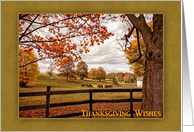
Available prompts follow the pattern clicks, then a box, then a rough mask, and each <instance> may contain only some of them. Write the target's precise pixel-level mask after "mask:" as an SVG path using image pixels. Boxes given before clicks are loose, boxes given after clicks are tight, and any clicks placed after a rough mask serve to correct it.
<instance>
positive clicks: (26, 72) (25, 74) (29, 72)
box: [19, 49, 39, 86]
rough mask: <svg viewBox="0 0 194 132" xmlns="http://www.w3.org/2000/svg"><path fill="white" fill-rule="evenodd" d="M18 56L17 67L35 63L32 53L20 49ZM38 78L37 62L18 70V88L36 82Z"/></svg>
mask: <svg viewBox="0 0 194 132" xmlns="http://www.w3.org/2000/svg"><path fill="white" fill-rule="evenodd" d="M19 54H20V56H19V66H22V65H24V64H26V63H29V62H32V61H35V60H36V59H37V58H36V57H35V55H34V51H28V52H25V51H24V50H22V49H20V50H19ZM38 76H39V70H38V64H37V62H35V63H32V64H29V65H27V66H25V67H20V68H19V83H20V86H26V84H27V83H28V82H33V81H35V80H37V78H38Z"/></svg>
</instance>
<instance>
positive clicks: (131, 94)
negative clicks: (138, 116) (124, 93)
mask: <svg viewBox="0 0 194 132" xmlns="http://www.w3.org/2000/svg"><path fill="white" fill-rule="evenodd" d="M130 113H131V118H133V89H130Z"/></svg>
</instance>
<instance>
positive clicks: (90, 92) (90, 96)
mask: <svg viewBox="0 0 194 132" xmlns="http://www.w3.org/2000/svg"><path fill="white" fill-rule="evenodd" d="M90 113H91V116H90V118H92V89H90Z"/></svg>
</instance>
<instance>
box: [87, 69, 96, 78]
mask: <svg viewBox="0 0 194 132" xmlns="http://www.w3.org/2000/svg"><path fill="white" fill-rule="evenodd" d="M96 73H97V69H96V68H92V69H90V71H89V73H88V77H89V78H92V79H96V78H97V75H96Z"/></svg>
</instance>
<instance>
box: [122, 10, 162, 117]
mask: <svg viewBox="0 0 194 132" xmlns="http://www.w3.org/2000/svg"><path fill="white" fill-rule="evenodd" d="M125 16H126V17H127V18H128V19H129V20H130V22H131V23H132V26H131V28H130V30H129V32H128V33H127V34H125V36H124V37H125V40H126V44H125V49H127V48H130V45H131V43H130V42H129V39H128V38H129V37H130V36H131V34H132V33H133V31H136V39H137V45H138V51H139V52H138V57H137V58H133V59H132V60H131V63H134V62H137V61H138V60H140V59H141V58H142V52H141V43H140V42H139V40H140V35H139V33H141V35H142V38H143V41H144V43H145V47H146V52H145V59H146V60H145V70H144V71H145V73H144V78H143V87H142V108H143V110H144V111H161V113H162V116H163V15H162V14H153V30H151V28H150V26H149V25H148V24H147V23H146V20H145V16H144V15H143V14H140V15H139V16H136V15H134V14H126V15H125Z"/></svg>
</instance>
